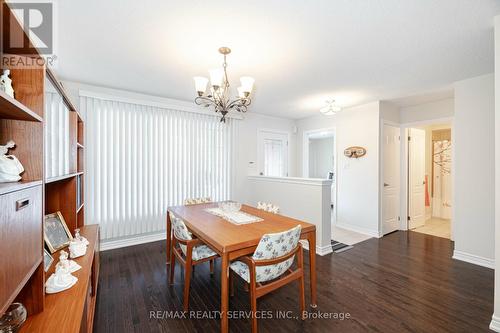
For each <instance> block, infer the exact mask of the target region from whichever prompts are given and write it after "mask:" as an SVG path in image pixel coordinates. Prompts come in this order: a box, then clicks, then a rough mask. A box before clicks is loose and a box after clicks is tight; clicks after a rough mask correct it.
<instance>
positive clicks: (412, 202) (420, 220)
mask: <svg viewBox="0 0 500 333" xmlns="http://www.w3.org/2000/svg"><path fill="white" fill-rule="evenodd" d="M409 133H410V134H409V135H410V141H409V144H408V155H409V161H408V166H409V206H410V207H409V208H410V209H409V212H410V216H409V217H410V221H409V225H408V227H409V228H410V229H413V228H416V227H419V226H421V225H424V224H425V131H424V130H421V129H416V128H410V130H409Z"/></svg>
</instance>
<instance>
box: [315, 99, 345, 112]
mask: <svg viewBox="0 0 500 333" xmlns="http://www.w3.org/2000/svg"><path fill="white" fill-rule="evenodd" d="M341 110H342V108H341V107H340V106H339V105H338V104H337V103H336V102H335V100H334V99H332V100H328V101H326V106H325V107H322V108H321V109H319V112H321V113H322V114H324V115H325V116H333V115H334V114H337V113H338V112H340V111H341Z"/></svg>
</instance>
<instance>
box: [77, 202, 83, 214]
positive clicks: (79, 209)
mask: <svg viewBox="0 0 500 333" xmlns="http://www.w3.org/2000/svg"><path fill="white" fill-rule="evenodd" d="M83 205H85V203H82V204H81V205H80V207H78V209H77V210H76V213H77V214H78V213H80V211H81V210H82V208H83Z"/></svg>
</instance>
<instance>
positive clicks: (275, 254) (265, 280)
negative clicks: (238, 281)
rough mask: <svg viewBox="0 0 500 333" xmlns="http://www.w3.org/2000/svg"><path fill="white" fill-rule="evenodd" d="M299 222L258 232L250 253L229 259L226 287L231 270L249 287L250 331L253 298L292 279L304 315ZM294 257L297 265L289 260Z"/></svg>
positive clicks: (254, 325)
mask: <svg viewBox="0 0 500 333" xmlns="http://www.w3.org/2000/svg"><path fill="white" fill-rule="evenodd" d="M300 235H301V226H300V225H298V226H296V227H295V228H292V229H290V230H287V231H283V232H279V233H274V234H266V235H264V236H262V238H261V240H260V242H259V244H258V245H257V248H256V249H255V252H254V254H253V255H252V256H251V257H247V256H245V257H241V258H240V259H239V260H237V261H234V262H232V263H231V265H230V266H229V267H230V275H229V278H230V289H231V295H232V294H233V292H234V287H233V283H234V282H233V280H234V279H233V274H235V275H238V276H240V277H241V278H242V279H243V280H244V281H245V283H246V284H248V286H249V290H250V307H251V311H252V313H253V315H252V318H251V323H252V332H253V333H255V332H257V318H256V312H257V298H259V297H261V296H264V295H266V294H267V293H269V292H271V291H273V290H276V289H278V288H280V287H282V286H284V285H286V284H288V283H291V282H293V281H298V282H299V292H300V300H299V301H300V310H301V314H302V316H301V318H302V319H304V316H303V313H304V309H305V296H304V259H303V253H302V245H301V244H300V243H299V239H300ZM295 258H297V267H296V268H295V269H292V268H291V267H292V264H293V262H294V260H295Z"/></svg>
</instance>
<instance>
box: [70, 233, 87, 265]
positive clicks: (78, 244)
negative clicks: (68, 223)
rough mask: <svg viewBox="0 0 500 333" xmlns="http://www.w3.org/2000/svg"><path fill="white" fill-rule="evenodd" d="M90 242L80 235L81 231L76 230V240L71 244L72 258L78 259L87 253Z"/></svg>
mask: <svg viewBox="0 0 500 333" xmlns="http://www.w3.org/2000/svg"><path fill="white" fill-rule="evenodd" d="M87 245H89V241H88V240H87V239H86V238H85V237H83V236H81V235H80V229H75V238H73V240H72V241H71V242H70V243H69V254H70V257H71V258H78V257H81V256H84V255H85V253H87Z"/></svg>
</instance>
